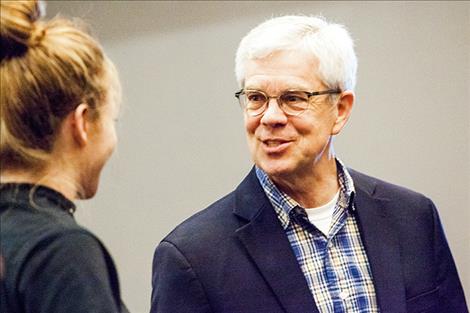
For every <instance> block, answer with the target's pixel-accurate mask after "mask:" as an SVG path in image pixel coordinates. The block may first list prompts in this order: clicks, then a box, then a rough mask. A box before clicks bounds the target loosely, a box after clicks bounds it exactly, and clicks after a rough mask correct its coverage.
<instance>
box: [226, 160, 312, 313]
mask: <svg viewBox="0 0 470 313" xmlns="http://www.w3.org/2000/svg"><path fill="white" fill-rule="evenodd" d="M235 193H236V207H235V209H234V214H236V215H237V216H239V217H241V218H243V219H245V220H246V224H243V225H242V226H241V227H240V228H239V229H237V231H236V235H237V236H238V238H239V240H240V242H241V243H242V244H243V245H244V247H245V248H246V250H247V252H248V254H249V255H250V256H251V258H252V259H253V262H254V263H255V265H256V266H257V268H258V270H259V271H260V273H261V275H262V276H263V278H264V279H265V280H266V282H267V284H268V285H269V286H270V287H271V289H272V291H273V293H274V294H275V295H276V297H277V299H278V301H279V303H280V305H281V307H282V308H283V309H284V310H285V312H288V313H298V312H314V313H318V309H317V308H316V305H315V301H314V300H313V297H312V294H311V293H310V289H309V288H308V285H307V282H306V280H305V277H304V274H303V273H302V270H301V269H300V266H299V265H298V262H297V259H296V258H295V255H294V253H293V251H292V248H291V246H290V243H289V240H288V238H287V236H286V234H285V232H284V229H283V228H282V226H281V224H280V222H279V220H278V218H277V216H276V213H275V211H274V208H273V207H272V206H271V203H270V202H269V200H268V198H267V197H266V195H265V193H264V191H263V189H262V187H261V185H260V184H259V182H258V179H257V177H256V173H255V171H254V169H252V170H251V172H250V173H249V174H248V176H247V177H246V178H245V180H244V181H243V182H242V183H241V184H240V185H239V186H238V188H237V190H236V192H235Z"/></svg>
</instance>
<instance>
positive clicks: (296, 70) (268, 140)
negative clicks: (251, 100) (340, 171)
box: [244, 51, 338, 178]
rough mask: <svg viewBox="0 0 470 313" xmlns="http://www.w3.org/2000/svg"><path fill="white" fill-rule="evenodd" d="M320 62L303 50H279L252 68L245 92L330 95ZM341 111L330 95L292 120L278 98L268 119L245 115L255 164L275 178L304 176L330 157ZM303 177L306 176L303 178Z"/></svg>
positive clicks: (272, 102)
mask: <svg viewBox="0 0 470 313" xmlns="http://www.w3.org/2000/svg"><path fill="white" fill-rule="evenodd" d="M317 68H318V64H317V61H316V60H315V59H314V58H313V57H312V56H310V55H308V54H307V53H305V52H301V51H279V52H276V53H273V54H271V55H269V56H267V57H265V58H262V59H256V60H250V61H248V62H247V64H246V71H245V73H246V74H245V86H244V88H245V89H256V90H261V91H264V92H265V93H266V94H267V95H269V96H279V95H280V94H281V93H282V92H284V91H286V90H302V91H309V92H313V91H322V90H327V89H328V88H326V87H325V86H324V85H323V84H322V83H321V81H320V80H319V79H318V78H317V75H316V72H317V70H316V69H317ZM337 114H338V111H337V107H336V105H335V104H333V103H331V102H330V101H329V100H328V96H326V95H321V96H314V97H311V98H310V106H309V107H308V109H307V110H305V111H304V112H303V113H301V114H300V115H297V116H290V115H286V114H285V113H284V112H283V111H282V110H281V109H280V107H279V105H278V104H277V102H276V99H270V102H269V104H268V107H267V109H266V111H265V112H264V114H261V115H258V116H250V115H248V114H247V113H246V112H245V129H246V133H247V139H248V145H249V149H250V152H251V156H252V159H253V161H254V162H255V164H256V165H257V166H259V167H260V168H261V169H263V170H264V171H265V172H266V173H267V174H268V175H269V176H270V177H271V178H276V177H279V178H281V177H285V178H287V177H296V176H298V177H301V176H302V175H305V174H308V173H311V171H312V170H313V169H314V166H315V165H316V164H318V163H319V162H321V161H322V160H325V159H326V158H327V156H328V150H329V148H328V147H329V143H330V139H331V136H332V135H333V134H336V133H337V132H338V131H337V126H336V127H335V124H336V120H337ZM299 175H300V176H299Z"/></svg>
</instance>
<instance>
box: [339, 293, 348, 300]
mask: <svg viewBox="0 0 470 313" xmlns="http://www.w3.org/2000/svg"><path fill="white" fill-rule="evenodd" d="M339 297H340V298H341V299H343V300H345V299H347V298H348V297H349V293H348V292H347V291H341V292H340V293H339Z"/></svg>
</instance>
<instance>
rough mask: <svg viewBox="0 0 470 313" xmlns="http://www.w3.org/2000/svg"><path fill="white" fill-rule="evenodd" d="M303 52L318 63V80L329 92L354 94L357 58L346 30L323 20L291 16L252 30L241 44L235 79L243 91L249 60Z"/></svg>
mask: <svg viewBox="0 0 470 313" xmlns="http://www.w3.org/2000/svg"><path fill="white" fill-rule="evenodd" d="M294 49H296V50H297V49H302V50H303V51H307V52H308V53H311V54H312V56H313V57H315V58H316V59H317V60H318V62H319V68H318V72H317V73H316V74H317V75H318V77H319V79H320V80H321V81H322V82H323V83H324V84H325V85H326V86H327V87H328V88H340V89H341V90H342V91H344V90H354V86H355V85H356V71H357V58H356V54H355V52H354V44H353V40H352V38H351V36H350V35H349V33H348V31H347V30H346V28H345V27H344V26H342V25H339V24H332V23H328V22H327V21H326V20H325V19H324V18H323V17H320V16H315V17H313V16H297V15H288V16H281V17H275V18H272V19H269V20H267V21H265V22H263V23H261V24H259V25H258V26H257V27H255V28H253V29H252V30H251V31H250V32H249V33H248V34H247V35H246V36H245V37H243V39H242V40H241V42H240V45H239V46H238V49H237V53H236V57H235V75H236V78H237V81H238V84H239V85H240V87H243V84H244V79H245V63H246V61H247V60H253V59H262V58H264V57H266V56H268V55H269V54H271V53H273V52H276V51H283V50H294Z"/></svg>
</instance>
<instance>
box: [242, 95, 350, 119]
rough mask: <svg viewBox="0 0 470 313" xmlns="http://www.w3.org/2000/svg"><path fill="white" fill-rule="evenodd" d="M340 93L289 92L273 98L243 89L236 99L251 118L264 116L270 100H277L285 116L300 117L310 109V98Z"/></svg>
mask: <svg viewBox="0 0 470 313" xmlns="http://www.w3.org/2000/svg"><path fill="white" fill-rule="evenodd" d="M339 93H341V90H340V89H329V90H324V91H314V92H308V91H295V90H288V91H285V92H284V93H282V94H281V95H279V96H277V97H271V96H268V95H267V94H266V93H265V92H263V91H261V90H249V89H247V90H245V89H241V90H240V91H238V92H236V93H235V97H236V98H237V99H238V101H239V102H240V106H241V107H242V108H243V109H245V110H246V112H247V113H248V114H249V115H251V116H257V115H260V114H263V113H264V111H266V108H267V107H268V103H269V100H270V99H276V101H277V104H278V105H279V108H281V110H282V111H283V112H284V113H285V114H287V115H299V114H300V113H302V112H304V111H305V110H306V109H307V108H308V106H309V104H310V102H309V100H310V97H313V96H319V95H331V94H339Z"/></svg>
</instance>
